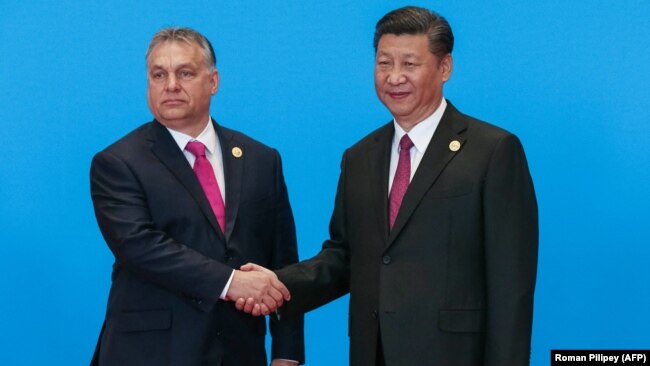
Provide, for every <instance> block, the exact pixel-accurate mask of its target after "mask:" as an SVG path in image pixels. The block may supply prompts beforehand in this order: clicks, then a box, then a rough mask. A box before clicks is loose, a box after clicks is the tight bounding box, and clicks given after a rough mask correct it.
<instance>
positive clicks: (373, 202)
mask: <svg viewBox="0 0 650 366" xmlns="http://www.w3.org/2000/svg"><path fill="white" fill-rule="evenodd" d="M393 135H394V127H393V124H392V122H391V123H388V124H386V125H385V126H383V127H381V128H379V129H378V130H376V131H374V132H372V133H371V134H369V135H368V136H366V137H365V138H363V139H362V140H361V141H359V142H358V143H356V144H355V145H354V146H352V147H350V148H349V149H347V150H346V151H345V153H344V154H343V159H342V163H341V175H340V178H339V183H338V190H337V193H336V200H335V207H334V212H333V214H332V219H331V222H330V239H329V240H327V241H325V243H324V244H323V247H322V250H321V252H320V253H319V254H318V255H316V256H315V257H314V258H312V259H309V260H306V261H304V262H301V263H299V264H296V265H292V266H289V267H287V268H284V269H282V270H280V271H277V274H278V276H279V278H280V280H281V281H283V282H284V283H285V284H286V285H287V287H288V288H289V290H290V291H291V293H292V300H291V301H290V302H289V303H288V304H286V305H285V306H284V307H283V309H282V316H283V319H289V318H290V317H291V316H292V315H294V314H300V313H301V312H305V311H309V310H311V309H313V308H316V307H318V306H321V305H323V304H325V303H327V302H329V301H331V300H333V299H335V298H337V297H339V296H341V295H343V294H345V293H348V292H349V293H350V305H349V320H348V322H349V336H350V364H351V365H354V366H367V365H374V364H375V357H376V355H377V345H378V339H379V338H378V337H379V336H381V338H380V339H381V342H382V347H383V353H384V357H385V362H386V364H387V365H389V366H391V365H435V366H470V365H471V366H479V365H484V366H519V365H528V364H529V358H530V339H531V327H532V311H533V293H534V287H535V279H536V266H537V247H538V226H537V204H536V199H535V193H534V189H533V183H532V181H531V177H530V174H529V170H528V166H527V162H526V158H525V155H524V152H523V148H522V146H521V144H520V142H519V140H518V139H517V137H515V136H514V135H512V134H511V133H509V132H507V131H504V130H502V129H500V128H497V127H495V126H492V125H490V124H487V123H485V122H481V121H479V120H476V119H474V118H471V117H469V116H466V115H463V114H462V113H460V112H459V111H458V110H457V109H456V108H454V106H453V105H452V104H451V103H449V104H448V105H447V108H446V110H445V112H444V114H443V116H442V119H441V121H440V124H439V125H438V127H437V129H436V131H435V133H434V135H433V137H432V139H431V142H430V144H429V146H428V147H427V150H426V152H425V153H424V156H423V158H422V160H421V163H420V165H419V167H418V168H417V171H416V173H415V175H414V176H413V178H412V180H411V183H410V185H409V187H408V189H407V192H406V194H405V196H404V199H403V202H402V205H401V207H400V210H399V213H398V215H397V218H396V221H395V224H394V227H393V229H392V230H389V225H388V181H389V164H390V148H391V144H392V139H393ZM453 141H457V142H458V143H459V144H460V148H459V149H456V148H455V147H454V146H451V145H450V144H451V143H452V142H453Z"/></svg>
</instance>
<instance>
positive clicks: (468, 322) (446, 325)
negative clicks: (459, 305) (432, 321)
mask: <svg viewBox="0 0 650 366" xmlns="http://www.w3.org/2000/svg"><path fill="white" fill-rule="evenodd" d="M438 326H439V327H440V330H443V331H447V332H483V331H484V330H485V311H484V310H440V313H439V319H438Z"/></svg>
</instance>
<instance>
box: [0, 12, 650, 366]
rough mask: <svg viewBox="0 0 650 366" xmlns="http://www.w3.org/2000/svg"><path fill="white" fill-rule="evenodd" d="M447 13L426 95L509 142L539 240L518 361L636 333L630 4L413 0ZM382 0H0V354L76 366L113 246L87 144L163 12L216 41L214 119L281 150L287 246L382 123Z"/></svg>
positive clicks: (141, 80) (311, 243) (640, 205)
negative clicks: (440, 81)
mask: <svg viewBox="0 0 650 366" xmlns="http://www.w3.org/2000/svg"><path fill="white" fill-rule="evenodd" d="M415 4H416V5H422V6H427V7H431V8H434V9H437V10H438V11H439V12H441V13H442V14H443V15H445V16H446V17H447V18H448V20H449V21H450V22H451V24H452V27H453V29H454V33H455V35H456V39H457V43H456V49H455V51H454V58H455V65H454V66H455V70H454V75H453V77H452V79H451V81H450V82H449V83H447V85H446V88H445V95H446V96H447V98H449V99H450V100H452V101H453V102H454V104H455V105H456V106H457V107H458V108H459V109H460V110H462V111H464V112H465V113H467V114H470V115H473V116H476V117H479V118H481V119H484V120H487V121H491V122H493V123H496V124H498V125H500V126H503V127H505V128H507V129H509V130H511V131H513V132H514V133H516V134H517V135H519V136H520V138H521V139H522V141H523V143H524V146H525V148H526V151H527V155H528V159H529V163H530V168H531V172H532V175H533V178H534V180H535V184H536V188H537V194H538V200H539V208H540V227H541V243H540V253H539V254H540V256H539V259H540V260H539V280H538V287H537V293H536V302H535V322H534V331H533V343H532V364H533V365H535V366H543V365H547V364H548V360H549V349H551V348H632V349H634V348H649V347H650V332H648V328H649V326H650V312H649V311H648V309H650V285H649V284H650V270H649V269H648V262H649V258H650V245H649V244H650V230H649V226H650V204H649V203H650V200H649V198H648V193H649V192H648V191H649V187H650V184H649V183H650V170H649V168H648V166H649V165H650V159H649V157H650V153H649V151H650V149H649V148H648V142H649V136H650V133H649V132H650V128H649V127H648V124H649V123H650V92H649V88H648V85H650V66H649V65H650V2H648V1H647V0H622V1H621V0H619V1H615V0H611V1H602V0H595V1H587V0H582V1H543V2H537V1H514V0H513V1H488V2H472V1H444V2H443V1H439V2H436V1H429V2H426V1H416V2H415ZM402 5H407V3H402V2H400V1H378V0H373V1H362V2H352V1H340V0H332V1H326V2H320V1H319V2H315V1H304V0H303V1H277V2H276V1H203V2H192V1H184V2H179V1H150V0H144V1H139V2H134V1H104V2H94V3H91V2H82V1H70V0H59V1H8V0H2V1H1V2H0V82H1V84H0V85H1V86H0V126H1V127H0V151H1V152H2V157H0V296H1V298H0V364H2V365H84V364H87V363H88V360H89V359H90V356H91V354H92V351H93V347H94V345H95V341H96V338H97V334H98V332H99V329H100V326H101V322H102V319H103V313H104V310H105V303H106V298H107V294H108V289H109V286H110V271H111V264H112V255H111V253H110V252H109V250H108V249H107V247H106V245H105V244H104V242H103V240H102V238H101V236H100V233H99V231H98V229H97V226H96V223H95V219H94V216H93V212H92V206H91V201H90V197H89V189H88V185H89V184H88V169H89V164H90V159H91V157H92V156H93V154H94V153H95V152H97V151H99V150H100V149H102V148H103V147H105V146H106V145H108V144H109V143H111V142H113V141H114V140H116V139H117V138H119V137H120V136H122V135H124V134H125V133H127V132H128V131H130V130H132V129H133V128H135V127H137V126H139V125H140V124H141V123H143V122H145V121H148V120H149V119H150V118H151V117H150V113H149V111H148V109H147V105H146V100H145V93H146V79H145V68H144V52H145V49H146V47H147V44H148V41H149V39H150V37H151V36H152V35H153V33H155V32H156V31H157V30H158V29H160V28H161V27H163V26H169V25H186V26H190V27H193V28H196V29H197V30H199V31H201V32H203V33H204V34H206V35H207V36H208V38H210V39H211V40H212V41H213V43H214V46H215V48H216V51H217V55H218V56H217V57H218V67H219V70H220V72H221V88H220V90H219V93H218V95H217V96H216V98H215V99H214V100H213V110H212V113H213V115H214V116H215V117H216V118H217V119H218V121H220V122H221V123H222V124H223V125H225V126H229V127H233V128H236V129H239V130H241V131H243V132H245V133H247V134H249V135H251V136H253V137H255V138H257V139H260V140H262V141H264V142H266V143H267V144H269V145H271V146H274V147H276V148H278V149H279V151H280V152H281V154H282V156H283V159H284V164H285V173H286V179H287V183H288V186H289V190H290V197H291V201H292V204H293V208H294V211H295V216H296V221H297V226H298V237H299V246H300V255H301V258H307V257H311V256H312V255H314V254H315V253H317V252H318V250H319V247H320V244H321V242H322V240H323V239H325V237H326V236H327V225H328V221H329V215H330V213H331V209H332V204H333V197H334V191H335V188H336V180H337V177H338V166H339V160H340V156H341V153H342V152H343V150H344V149H345V148H346V147H347V146H349V145H351V144H352V143H354V142H355V141H356V140H358V139H359V138H361V137H362V136H364V135H365V134H366V133H368V132H370V131H371V130H373V129H375V128H376V127H377V126H379V125H380V124H382V123H384V122H386V121H388V119H389V118H390V117H389V114H388V113H387V111H386V110H385V108H384V107H383V106H382V105H381V104H380V103H379V102H378V101H377V98H376V96H375V93H374V88H373V76H372V70H373V49H372V34H373V29H374V24H375V22H376V21H377V20H378V19H379V18H380V17H381V16H382V15H383V14H384V13H386V12H387V11H389V10H391V9H393V8H396V7H399V6H402ZM306 336H307V339H306V341H307V357H308V363H309V364H310V365H344V364H347V357H348V337H347V298H343V299H341V300H338V301H336V302H334V303H332V304H329V305H327V306H325V307H323V308H321V309H318V310H316V311H314V312H312V313H310V314H308V315H307V321H306Z"/></svg>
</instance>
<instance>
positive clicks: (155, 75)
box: [151, 72, 165, 80]
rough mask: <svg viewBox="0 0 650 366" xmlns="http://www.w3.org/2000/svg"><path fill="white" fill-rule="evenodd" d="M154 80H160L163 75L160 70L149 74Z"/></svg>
mask: <svg viewBox="0 0 650 366" xmlns="http://www.w3.org/2000/svg"><path fill="white" fill-rule="evenodd" d="M151 77H152V78H153V79H154V80H161V79H163V78H164V77H165V74H164V73H162V72H155V73H153V74H152V75H151Z"/></svg>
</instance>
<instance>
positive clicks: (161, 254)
mask: <svg viewBox="0 0 650 366" xmlns="http://www.w3.org/2000/svg"><path fill="white" fill-rule="evenodd" d="M146 62H147V80H148V102H149V108H150V110H151V112H152V114H153V115H154V117H155V119H154V120H153V121H152V122H149V123H146V124H144V125H142V126H140V127H138V128H137V129H135V130H134V131H132V132H131V133H129V134H127V135H126V136H124V137H123V138H121V139H120V140H118V141H117V142H115V143H114V144H112V145H111V146H109V147H108V148H106V149H105V150H103V151H101V152H100V153H98V154H97V155H96V156H95V157H94V159H93V162H92V167H91V173H90V177H91V194H92V200H93V204H94V207H95V214H96V217H97V222H98V224H99V227H100V229H101V232H102V234H103V235H104V238H105V240H106V243H107V244H108V246H109V248H110V249H111V251H112V252H113V254H114V255H115V264H114V265H113V274H112V281H113V283H112V286H111V290H110V294H109V298H108V306H107V310H106V318H105V321H104V325H103V327H102V331H101V334H100V337H99V341H98V344H97V348H96V350H95V355H94V357H93V360H92V364H94V365H120V366H125V365H134V366H143V365H177V366H193V365H194V366H199V365H223V366H230V365H232V366H235V365H237V366H241V365H244V366H263V365H268V363H267V358H266V353H265V333H266V323H265V321H264V319H263V318H254V317H251V316H250V315H248V314H244V313H242V312H239V311H237V310H236V309H235V306H234V303H232V302H228V300H232V299H237V298H240V297H243V298H251V299H254V301H256V302H258V303H260V304H263V305H264V312H265V313H268V312H270V311H273V310H275V309H276V308H277V307H279V306H281V305H282V303H283V302H284V301H286V300H288V299H289V298H290V294H289V292H288V291H287V289H286V288H285V287H284V286H283V285H282V283H280V282H279V281H278V279H277V277H276V276H275V275H274V274H272V273H262V272H242V271H240V270H237V269H238V268H239V267H240V266H241V265H242V264H244V263H246V262H255V263H260V264H263V265H264V266H268V267H270V268H276V269H277V268H281V267H283V266H286V265H288V264H291V263H294V262H296V261H297V260H298V258H297V250H296V237H295V227H294V221H293V215H292V212H291V207H290V205H289V200H288V195H287V189H286V186H285V182H284V178H283V174H282V164H281V161H280V156H279V155H278V153H277V151H275V150H274V149H272V148H269V147H267V146H265V145H263V144H261V143H259V142H257V141H255V140H253V139H251V138H250V137H247V136H245V135H243V134H241V133H239V132H237V131H234V130H231V129H228V128H225V127H223V126H221V125H220V124H218V123H216V122H215V121H214V120H213V119H212V118H211V117H210V114H209V110H210V101H211V98H212V96H213V95H214V94H215V93H216V92H217V89H218V87H219V73H218V71H217V69H216V58H215V55H214V51H213V49H212V46H211V45H210V43H209V41H208V40H207V39H206V38H205V37H204V36H203V35H201V34H199V33H198V32H196V31H193V30H191V29H188V28H167V29H163V30H161V31H160V32H158V33H157V34H156V35H155V36H154V37H153V39H152V41H151V43H150V45H149V49H148V51H147V55H146ZM270 330H271V334H272V337H273V344H272V355H271V358H272V362H271V365H273V366H283V365H284V366H287V365H297V364H298V363H302V362H304V345H303V319H302V317H296V318H292V319H288V320H284V321H282V322H279V321H278V318H277V317H276V316H275V315H274V316H272V317H271V319H270Z"/></svg>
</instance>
